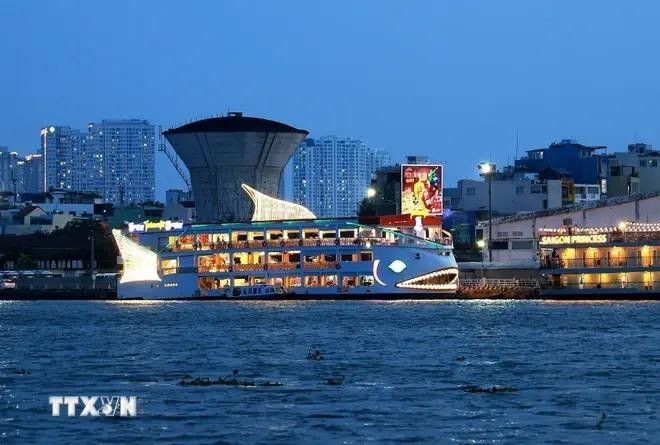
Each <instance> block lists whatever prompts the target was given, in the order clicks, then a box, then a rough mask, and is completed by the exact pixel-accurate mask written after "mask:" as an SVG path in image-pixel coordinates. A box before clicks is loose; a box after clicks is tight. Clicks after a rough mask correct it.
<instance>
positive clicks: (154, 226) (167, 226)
mask: <svg viewBox="0 0 660 445" xmlns="http://www.w3.org/2000/svg"><path fill="white" fill-rule="evenodd" d="M181 229H183V222H182V221H170V220H167V221H158V222H150V221H144V222H141V223H133V222H129V223H128V231H129V232H131V233H132V232H146V231H149V230H166V231H169V230H181Z"/></svg>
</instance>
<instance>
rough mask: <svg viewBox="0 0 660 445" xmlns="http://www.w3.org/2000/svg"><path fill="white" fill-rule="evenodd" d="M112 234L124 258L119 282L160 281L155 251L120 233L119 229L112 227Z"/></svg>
mask: <svg viewBox="0 0 660 445" xmlns="http://www.w3.org/2000/svg"><path fill="white" fill-rule="evenodd" d="M112 236H113V237H114V238H115V242H116V243H117V247H118V248H119V253H120V254H121V257H122V259H123V260H124V272H123V274H122V276H121V279H120V280H119V282H120V283H131V282H136V281H160V277H159V276H158V255H156V253H154V252H152V251H151V250H149V249H147V248H146V247H144V246H141V245H139V244H138V243H136V242H135V241H133V240H132V239H130V238H128V237H127V236H124V235H122V233H121V231H120V230H117V229H113V230H112Z"/></svg>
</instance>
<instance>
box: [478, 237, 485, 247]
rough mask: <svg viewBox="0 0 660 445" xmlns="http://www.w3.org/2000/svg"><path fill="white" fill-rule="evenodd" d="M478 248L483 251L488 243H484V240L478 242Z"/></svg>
mask: <svg viewBox="0 0 660 445" xmlns="http://www.w3.org/2000/svg"><path fill="white" fill-rule="evenodd" d="M477 247H478V248H480V249H483V248H484V247H486V241H484V240H482V239H480V240H477Z"/></svg>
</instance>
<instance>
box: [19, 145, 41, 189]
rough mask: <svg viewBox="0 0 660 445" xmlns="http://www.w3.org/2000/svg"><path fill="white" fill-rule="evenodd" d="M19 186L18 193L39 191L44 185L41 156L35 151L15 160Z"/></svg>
mask: <svg viewBox="0 0 660 445" xmlns="http://www.w3.org/2000/svg"><path fill="white" fill-rule="evenodd" d="M17 170H18V178H19V181H20V187H19V188H18V193H39V192H42V191H43V185H44V162H43V156H42V155H40V154H38V153H36V154H31V155H27V156H25V159H22V160H20V161H18V162H17Z"/></svg>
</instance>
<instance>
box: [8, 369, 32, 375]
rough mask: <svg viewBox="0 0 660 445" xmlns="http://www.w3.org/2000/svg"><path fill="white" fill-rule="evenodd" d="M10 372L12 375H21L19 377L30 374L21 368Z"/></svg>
mask: <svg viewBox="0 0 660 445" xmlns="http://www.w3.org/2000/svg"><path fill="white" fill-rule="evenodd" d="M10 372H11V373H12V374H21V375H26V374H30V371H28V370H27V369H23V368H11V369H10Z"/></svg>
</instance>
